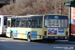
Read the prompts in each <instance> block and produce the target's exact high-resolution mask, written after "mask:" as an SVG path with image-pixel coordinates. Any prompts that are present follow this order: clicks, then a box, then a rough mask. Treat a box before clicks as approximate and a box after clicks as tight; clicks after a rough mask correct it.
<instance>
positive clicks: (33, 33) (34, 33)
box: [25, 31, 37, 39]
mask: <svg viewBox="0 0 75 50" xmlns="http://www.w3.org/2000/svg"><path fill="white" fill-rule="evenodd" d="M28 32H30V33H31V38H34V39H37V31H26V32H25V33H26V35H25V37H26V38H27V34H28Z"/></svg>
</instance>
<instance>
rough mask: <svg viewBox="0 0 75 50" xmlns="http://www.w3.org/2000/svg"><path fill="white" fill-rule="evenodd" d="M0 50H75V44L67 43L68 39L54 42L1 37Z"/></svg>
mask: <svg viewBox="0 0 75 50" xmlns="http://www.w3.org/2000/svg"><path fill="white" fill-rule="evenodd" d="M0 50H75V44H71V43H67V40H59V41H55V42H54V43H47V42H43V41H33V42H27V41H26V40H21V39H15V40H13V39H11V38H6V37H0Z"/></svg>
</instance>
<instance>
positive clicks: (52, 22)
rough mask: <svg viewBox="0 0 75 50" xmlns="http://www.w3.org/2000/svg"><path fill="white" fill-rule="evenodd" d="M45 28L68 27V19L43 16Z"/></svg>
mask: <svg viewBox="0 0 75 50" xmlns="http://www.w3.org/2000/svg"><path fill="white" fill-rule="evenodd" d="M45 27H68V17H67V16H45Z"/></svg>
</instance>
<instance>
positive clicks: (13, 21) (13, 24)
mask: <svg viewBox="0 0 75 50" xmlns="http://www.w3.org/2000/svg"><path fill="white" fill-rule="evenodd" d="M15 26H16V19H12V20H11V27H15Z"/></svg>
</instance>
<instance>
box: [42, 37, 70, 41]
mask: <svg viewBox="0 0 75 50" xmlns="http://www.w3.org/2000/svg"><path fill="white" fill-rule="evenodd" d="M43 39H55V40H68V39H69V37H66V36H62V37H55V36H43Z"/></svg>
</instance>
